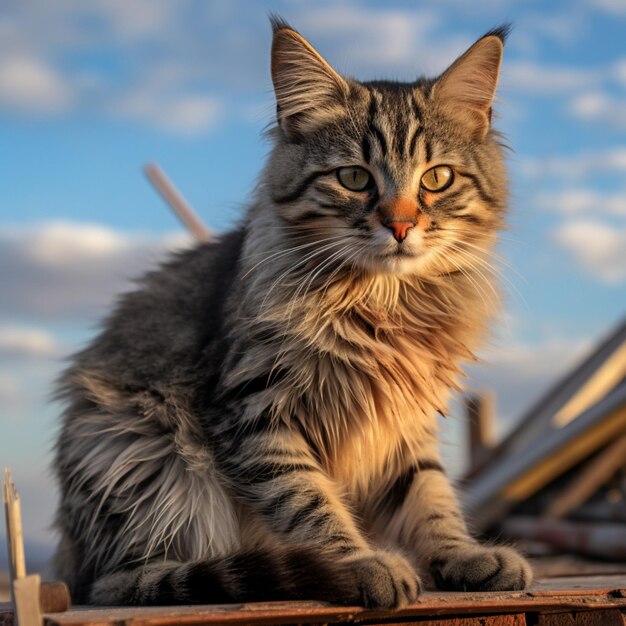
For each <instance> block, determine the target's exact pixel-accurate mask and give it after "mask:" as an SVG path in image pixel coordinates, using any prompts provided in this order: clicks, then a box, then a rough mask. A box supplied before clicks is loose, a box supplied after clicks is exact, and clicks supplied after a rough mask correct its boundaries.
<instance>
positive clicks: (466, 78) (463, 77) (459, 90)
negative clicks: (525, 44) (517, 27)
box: [432, 26, 510, 141]
mask: <svg viewBox="0 0 626 626" xmlns="http://www.w3.org/2000/svg"><path fill="white" fill-rule="evenodd" d="M509 30H510V27H509V26H503V27H501V28H498V29H495V30H493V31H490V32H489V33H487V34H486V35H485V36H484V37H482V38H481V39H479V40H478V41H477V42H476V43H475V44H474V45H473V46H472V47H471V48H469V50H467V52H465V53H464V54H462V55H461V56H460V57H459V58H458V59H457V60H456V61H455V62H454V63H453V64H452V65H451V66H450V67H449V68H448V69H447V70H446V71H445V72H444V73H443V74H442V75H441V77H440V78H439V79H438V80H437V82H436V83H435V85H434V87H433V91H432V95H433V97H434V98H435V99H436V100H437V101H438V102H439V104H440V106H442V108H443V109H444V111H445V112H446V113H447V114H448V115H450V116H451V117H453V118H455V119H456V120H457V121H458V122H459V123H460V124H462V125H463V126H464V127H465V128H466V129H467V131H468V132H469V133H470V134H471V136H472V137H473V138H475V139H478V140H480V141H482V140H483V139H484V138H485V136H486V134H487V132H488V131H489V126H490V123H491V107H492V104H493V99H494V96H495V93H496V87H497V86H498V76H499V74H500V65H501V63H502V52H503V50H504V41H505V39H506V36H507V35H508V32H509Z"/></svg>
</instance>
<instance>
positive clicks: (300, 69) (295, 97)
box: [270, 16, 349, 136]
mask: <svg viewBox="0 0 626 626" xmlns="http://www.w3.org/2000/svg"><path fill="white" fill-rule="evenodd" d="M270 21H271V23H272V28H273V30H274V39H273V41H272V82H273V83H274V92H275V94H276V111H277V113H276V114H277V118H278V119H277V121H278V124H279V126H280V127H281V128H282V129H283V131H284V132H285V133H286V134H287V136H294V135H296V136H297V135H300V134H305V133H306V132H307V131H310V130H313V129H314V128H316V127H318V126H319V125H321V124H322V123H323V122H324V120H329V119H332V118H333V117H336V115H337V114H338V113H340V111H341V109H342V108H343V106H344V105H345V102H346V98H347V95H348V91H349V88H348V84H347V83H346V81H345V80H344V79H343V78H342V77H341V76H339V74H337V72H335V70H334V69H333V68H332V67H331V66H330V65H329V64H328V63H327V62H326V61H325V60H324V59H323V58H322V56H321V55H320V54H319V52H317V50H315V48H313V46H312V45H311V44H310V43H309V42H308V41H307V40H306V39H305V38H304V37H302V35H300V34H299V33H297V32H296V31H295V30H293V29H292V28H291V27H290V26H289V25H288V24H287V23H286V22H284V21H283V20H281V19H280V18H278V17H275V16H272V17H271V18H270Z"/></svg>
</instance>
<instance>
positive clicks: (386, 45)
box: [295, 4, 463, 76]
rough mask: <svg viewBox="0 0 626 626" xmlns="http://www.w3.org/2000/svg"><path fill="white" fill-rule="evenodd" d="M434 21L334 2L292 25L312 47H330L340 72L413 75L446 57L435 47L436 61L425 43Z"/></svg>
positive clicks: (417, 13) (431, 16)
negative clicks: (401, 71)
mask: <svg viewBox="0 0 626 626" xmlns="http://www.w3.org/2000/svg"><path fill="white" fill-rule="evenodd" d="M438 21H439V20H438V18H437V17H436V15H435V13H434V12H433V11H429V10H416V9H413V10H401V9H390V8H385V9H380V8H370V7H364V6H358V7H357V6H352V5H349V4H337V5H331V6H325V7H317V8H316V9H315V10H314V11H305V12H304V13H302V14H301V15H299V16H298V19H297V23H295V25H296V26H297V27H298V29H299V30H301V32H303V33H305V35H306V36H307V37H309V38H310V39H311V41H312V42H313V43H314V45H316V46H318V45H319V47H325V46H324V44H328V46H329V47H332V58H333V59H334V60H335V64H336V65H337V69H339V70H340V71H342V70H346V69H348V71H349V72H350V71H355V69H357V68H359V69H360V68H367V71H369V72H372V71H376V70H378V69H379V68H381V67H385V66H386V68H387V70H389V67H390V65H391V66H395V67H402V69H406V70H408V71H409V72H412V73H413V75H414V76H415V75H417V73H418V72H422V71H433V69H437V70H439V71H440V70H442V69H444V68H443V67H442V66H441V63H439V61H440V59H441V57H442V56H446V57H447V55H446V49H447V45H446V43H447V42H440V44H439V46H437V48H436V50H437V52H436V55H437V56H436V57H433V55H432V53H431V52H430V50H429V48H430V49H431V50H432V47H431V46H429V45H428V41H429V40H430V39H431V36H432V35H431V33H432V30H433V29H434V27H435V26H436V25H437V23H438ZM442 48H444V49H443V50H442ZM461 52H463V48H462V47H461V48H457V50H456V54H457V55H458V54H460V53H461ZM329 56H330V55H329ZM452 59H453V57H452V58H446V59H445V61H446V62H449V61H451V60H452ZM343 64H345V65H346V66H347V68H346V67H343V66H342V65H343ZM433 65H434V66H437V67H433Z"/></svg>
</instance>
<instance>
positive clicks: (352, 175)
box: [337, 165, 372, 191]
mask: <svg viewBox="0 0 626 626" xmlns="http://www.w3.org/2000/svg"><path fill="white" fill-rule="evenodd" d="M337 180H339V182H340V183H341V184H342V185H343V186H344V187H345V188H346V189H349V190H350V191H363V190H364V189H366V188H367V187H369V185H370V182H371V180H372V176H371V174H370V173H369V172H368V171H367V170H365V169H363V168H362V167H357V166H356V165H353V166H351V167H340V168H339V169H338V170H337Z"/></svg>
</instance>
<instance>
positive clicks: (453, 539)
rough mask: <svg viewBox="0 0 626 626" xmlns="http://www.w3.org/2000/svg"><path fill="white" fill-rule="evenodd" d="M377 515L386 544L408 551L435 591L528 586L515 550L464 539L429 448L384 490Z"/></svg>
mask: <svg viewBox="0 0 626 626" xmlns="http://www.w3.org/2000/svg"><path fill="white" fill-rule="evenodd" d="M377 509H378V514H379V516H380V519H379V521H378V524H377V525H378V526H379V528H382V529H384V534H385V536H386V538H387V539H388V540H391V541H394V542H397V543H399V544H400V545H402V546H403V547H405V549H407V550H410V551H411V552H412V553H413V554H414V555H415V558H416V559H417V561H418V562H419V563H420V564H421V565H422V566H423V567H424V568H425V569H428V571H429V572H430V575H431V576H432V578H433V581H434V583H435V584H436V585H437V587H439V588H440V589H444V590H458V591H501V590H517V589H525V588H526V587H527V586H528V585H529V584H530V582H531V581H532V570H531V568H530V566H529V565H528V563H527V561H526V560H525V559H524V558H523V557H522V556H521V555H520V554H518V553H517V552H516V551H515V550H513V549H511V548H508V547H504V546H485V545H481V544H479V543H478V542H477V541H476V540H475V539H473V538H472V537H471V536H470V534H469V533H468V531H467V527H466V524H465V520H464V519H463V516H462V514H461V512H460V509H459V505H458V502H457V499H456V496H455V494H454V491H453V489H452V487H451V485H450V482H449V480H448V478H447V477H446V475H445V472H444V470H443V468H442V466H441V463H440V460H439V458H438V456H437V455H436V453H435V449H434V447H433V451H432V453H431V454H430V455H428V456H426V457H425V458H423V459H421V460H419V461H417V462H416V463H414V464H413V465H411V466H410V467H409V468H407V469H406V470H405V471H404V472H403V473H402V474H401V475H400V476H398V477H396V479H395V481H392V482H391V484H389V485H388V486H387V489H386V490H384V492H382V494H381V497H380V500H379V502H378V507H377ZM381 522H382V523H381Z"/></svg>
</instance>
